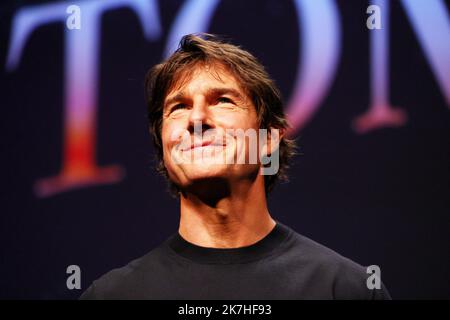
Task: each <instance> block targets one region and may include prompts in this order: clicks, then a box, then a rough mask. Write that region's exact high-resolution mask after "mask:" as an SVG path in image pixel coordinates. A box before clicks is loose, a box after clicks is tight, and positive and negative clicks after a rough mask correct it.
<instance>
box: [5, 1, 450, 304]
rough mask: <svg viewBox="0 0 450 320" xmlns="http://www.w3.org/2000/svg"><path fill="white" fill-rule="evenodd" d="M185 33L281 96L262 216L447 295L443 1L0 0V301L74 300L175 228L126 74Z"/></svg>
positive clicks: (405, 290)
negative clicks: (254, 70)
mask: <svg viewBox="0 0 450 320" xmlns="http://www.w3.org/2000/svg"><path fill="white" fill-rule="evenodd" d="M371 5H375V7H369V6H371ZM193 32H208V33H214V34H219V35H224V36H225V37H226V38H227V39H230V40H231V42H232V43H235V44H238V45H241V46H242V47H243V48H245V49H247V50H249V51H250V52H252V53H253V54H254V55H255V56H256V57H258V58H259V59H260V61H261V62H262V63H263V64H264V65H265V66H266V68H267V70H268V72H269V73H270V75H271V76H272V77H273V78H274V79H275V81H276V83H277V85H278V86H279V87H280V89H281V91H282V94H283V97H284V101H285V110H286V113H287V115H288V118H289V120H290V122H291V123H292V125H293V130H292V131H291V133H290V134H291V136H292V137H296V138H297V142H298V144H299V145H300V151H301V152H302V153H303V155H302V156H298V157H296V158H295V160H294V163H293V166H292V168H291V171H290V182H289V183H287V184H281V185H278V186H276V187H275V190H274V191H273V193H272V194H271V195H270V197H269V209H270V212H271V214H272V215H273V217H274V218H275V219H277V220H279V221H281V222H282V223H285V224H287V225H289V226H290V227H292V228H293V229H294V230H296V231H297V232H299V233H301V234H303V235H305V236H307V237H310V238H312V239H314V240H315V241H317V242H319V243H322V244H324V245H326V246H328V247H330V248H332V249H333V250H335V251H337V252H338V253H340V254H342V255H344V256H347V257H348V258H350V259H352V260H354V261H357V262H358V263H360V264H362V265H378V266H380V268H381V278H382V281H383V282H384V283H385V284H386V286H387V287H388V289H389V291H390V293H391V295H392V297H393V298H394V299H410V298H411V299H430V298H447V299H448V298H450V232H449V231H450V110H449V108H450V3H449V1H443V0H427V1H424V0H398V1H388V0H379V1H365V0H352V1H348V0H347V1H344V0H342V1H337V0H286V1H280V0H245V1H231V0H221V1H219V0H209V1H202V0H184V1H181V0H180V1H178V0H159V1H157V0H105V1H102V0H90V1H67V2H66V1H41V2H36V1H2V2H1V4H0V105H1V116H0V123H1V126H0V139H1V144H0V148H1V158H0V170H1V176H0V177H1V179H0V189H1V195H0V196H1V198H0V221H1V223H0V248H1V249H0V250H1V251H0V252H1V255H0V270H1V274H0V297H1V298H3V299H5V298H7V299H10V298H19V299H76V298H78V296H79V295H80V294H81V292H82V291H84V290H85V289H86V288H87V287H88V286H89V285H90V284H91V282H92V281H93V280H95V279H97V278H98V277H99V276H101V275H102V274H104V273H105V272H107V271H109V270H111V269H113V268H116V267H120V266H123V265H125V264H126V263H128V262H129V261H130V260H132V259H134V258H137V257H139V256H142V255H144V254H145V253H147V252H148V251H150V250H151V249H152V248H154V247H155V246H157V245H158V244H160V243H161V242H162V241H163V240H165V239H166V238H167V237H168V236H169V235H170V234H172V233H174V232H176V231H177V229H178V219H179V205H178V203H177V201H175V200H174V199H172V198H171V197H170V195H169V194H168V193H167V191H166V182H165V180H164V179H163V178H162V177H160V176H158V175H157V173H156V172H155V171H154V169H153V165H154V160H153V159H154V148H153V146H152V142H151V138H150V134H149V133H148V127H147V118H146V117H147V116H146V105H145V99H144V85H143V84H144V76H145V73H146V71H147V70H148V68H150V67H151V66H153V65H154V64H156V63H158V62H160V61H161V60H162V59H163V58H164V57H167V55H169V54H170V53H171V52H172V51H173V50H174V49H175V48H176V46H177V42H178V41H179V40H180V38H181V36H182V35H184V34H187V33H193ZM70 265H77V266H79V268H80V270H81V289H73V290H69V289H68V287H67V286H66V280H67V278H68V276H69V274H68V273H67V267H68V266H70Z"/></svg>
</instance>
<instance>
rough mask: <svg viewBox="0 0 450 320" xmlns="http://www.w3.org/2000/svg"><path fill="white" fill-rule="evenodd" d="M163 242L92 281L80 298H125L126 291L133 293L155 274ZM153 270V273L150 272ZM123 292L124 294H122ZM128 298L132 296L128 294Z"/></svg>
mask: <svg viewBox="0 0 450 320" xmlns="http://www.w3.org/2000/svg"><path fill="white" fill-rule="evenodd" d="M164 245H165V242H163V243H161V244H160V245H158V246H157V247H155V248H153V249H152V250H150V251H149V252H147V253H146V254H145V255H143V256H141V257H138V258H136V259H134V260H132V261H130V262H129V263H127V264H126V265H124V266H122V267H118V268H114V269H112V270H110V271H108V272H107V273H105V274H103V275H102V276H101V277H100V278H98V279H97V280H95V281H93V283H92V284H91V286H90V287H89V288H88V289H87V290H86V291H85V292H83V294H82V295H81V296H80V299H81V300H84V299H86V300H90V299H115V296H116V295H117V298H118V299H123V298H124V297H125V298H126V293H133V292H135V291H136V288H139V287H141V286H142V285H143V283H144V282H146V281H148V277H151V276H152V274H153V275H154V274H157V273H158V270H160V268H158V266H159V264H158V262H160V261H161V257H162V255H163V252H162V251H163V250H164ZM152 271H154V273H152ZM124 293H125V296H124ZM130 298H132V297H131V296H130Z"/></svg>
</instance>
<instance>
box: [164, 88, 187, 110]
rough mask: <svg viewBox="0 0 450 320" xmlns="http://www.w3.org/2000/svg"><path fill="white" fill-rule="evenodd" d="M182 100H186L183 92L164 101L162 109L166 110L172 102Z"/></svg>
mask: <svg viewBox="0 0 450 320" xmlns="http://www.w3.org/2000/svg"><path fill="white" fill-rule="evenodd" d="M183 100H186V94H185V93H184V91H181V92H178V93H177V94H175V95H173V96H171V97H169V98H167V99H166V101H165V102H164V108H166V107H167V106H169V105H171V104H172V103H174V102H178V101H183Z"/></svg>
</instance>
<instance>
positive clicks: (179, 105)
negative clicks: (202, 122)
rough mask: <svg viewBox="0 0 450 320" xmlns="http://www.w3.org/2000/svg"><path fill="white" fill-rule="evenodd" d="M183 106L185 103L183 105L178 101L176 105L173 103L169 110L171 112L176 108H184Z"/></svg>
mask: <svg viewBox="0 0 450 320" xmlns="http://www.w3.org/2000/svg"><path fill="white" fill-rule="evenodd" d="M184 108H186V105H185V104H184V103H179V104H177V105H174V106H173V107H172V108H171V109H170V112H173V111H175V110H178V109H184Z"/></svg>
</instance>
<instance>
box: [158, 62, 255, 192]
mask: <svg viewBox="0 0 450 320" xmlns="http://www.w3.org/2000/svg"><path fill="white" fill-rule="evenodd" d="M258 128H259V124H258V119H257V114H256V110H255V107H254V105H253V103H252V102H251V100H250V99H249V97H248V96H247V94H246V93H245V92H244V90H243V89H242V88H241V87H240V85H239V82H238V81H237V79H236V78H235V77H234V76H233V75H232V74H231V73H230V72H228V71H227V70H226V69H225V68H224V67H222V66H220V65H213V66H209V67H208V66H206V67H205V66H204V65H199V66H196V67H195V70H194V72H193V73H192V75H191V77H190V78H188V79H185V81H182V83H178V84H177V83H176V84H175V85H174V87H173V89H172V90H169V92H168V94H167V96H166V99H165V103H164V109H163V121H162V130H161V137H162V145H163V151H164V164H165V166H166V169H167V171H168V174H169V178H170V179H171V180H172V181H173V182H174V183H175V184H177V185H178V186H180V187H182V188H183V187H184V188H185V187H188V186H190V185H192V184H193V183H195V182H196V181H199V180H205V179H213V178H214V179H216V178H219V179H227V180H239V179H246V178H248V177H251V176H254V175H255V172H256V173H258V170H259V164H258V163H254V162H252V163H249V162H250V161H249V159H248V152H249V147H250V146H249V143H250V141H249V139H238V138H236V137H235V136H234V135H233V134H230V132H235V131H236V129H241V130H243V131H246V130H248V129H250V131H252V130H254V131H255V132H258ZM243 144H244V145H243ZM242 150H244V154H243V156H244V157H245V163H243V162H239V161H237V158H236V155H237V154H238V153H240V154H241V156H242V152H243V151H242ZM258 161H259V160H258Z"/></svg>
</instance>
